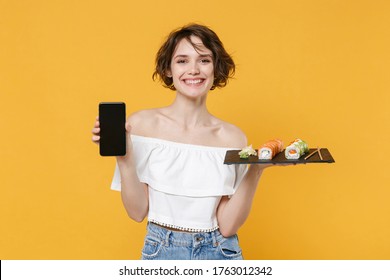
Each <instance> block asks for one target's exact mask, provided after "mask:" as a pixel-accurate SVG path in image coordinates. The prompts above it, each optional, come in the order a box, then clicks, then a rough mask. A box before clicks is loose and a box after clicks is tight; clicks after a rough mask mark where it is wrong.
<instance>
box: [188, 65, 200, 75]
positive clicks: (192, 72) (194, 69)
mask: <svg viewBox="0 0 390 280" xmlns="http://www.w3.org/2000/svg"><path fill="white" fill-rule="evenodd" d="M189 66H190V67H189V69H188V74H190V75H197V74H199V67H198V64H197V63H191V64H190V65H189Z"/></svg>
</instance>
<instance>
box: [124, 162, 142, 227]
mask: <svg viewBox="0 0 390 280" xmlns="http://www.w3.org/2000/svg"><path fill="white" fill-rule="evenodd" d="M118 166H119V169H120V173H121V196H122V202H123V205H124V207H125V209H126V212H127V214H128V215H129V217H130V218H131V219H133V220H135V221H137V222H142V221H143V219H144V218H145V217H146V215H147V213H148V208H149V203H148V189H147V185H146V184H145V183H141V182H140V180H139V178H138V175H137V172H136V169H135V166H134V163H133V162H132V161H131V160H130V159H127V160H126V163H124V162H121V161H120V160H118Z"/></svg>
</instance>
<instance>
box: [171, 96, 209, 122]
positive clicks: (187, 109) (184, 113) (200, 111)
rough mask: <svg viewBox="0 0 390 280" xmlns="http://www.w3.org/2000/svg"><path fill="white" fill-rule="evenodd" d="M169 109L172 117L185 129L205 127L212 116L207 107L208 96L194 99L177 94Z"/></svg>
mask: <svg viewBox="0 0 390 280" xmlns="http://www.w3.org/2000/svg"><path fill="white" fill-rule="evenodd" d="M169 108H170V109H171V116H172V117H173V118H174V119H175V120H176V121H177V122H178V123H179V124H180V125H182V126H183V127H185V128H191V127H196V126H201V125H204V124H205V123H206V122H208V120H209V118H210V116H211V115H210V113H209V111H208V110H207V107H206V96H202V97H199V98H196V99H192V98H188V97H186V96H183V95H181V94H178V93H176V98H175V100H174V101H173V103H172V104H171V106H169Z"/></svg>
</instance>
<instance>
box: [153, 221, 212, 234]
mask: <svg viewBox="0 0 390 280" xmlns="http://www.w3.org/2000/svg"><path fill="white" fill-rule="evenodd" d="M149 222H152V223H154V224H157V225H160V226H163V227H169V228H172V229H177V230H183V231H188V232H212V231H214V230H217V229H218V228H219V227H218V226H215V227H213V228H210V229H195V228H187V227H181V226H175V225H171V224H166V223H162V222H158V221H156V220H153V219H151V220H149Z"/></svg>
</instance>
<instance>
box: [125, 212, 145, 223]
mask: <svg viewBox="0 0 390 280" xmlns="http://www.w3.org/2000/svg"><path fill="white" fill-rule="evenodd" d="M127 215H128V216H129V218H130V219H132V220H133V221H135V222H137V223H142V222H143V221H144V219H145V217H146V215H136V214H132V213H127Z"/></svg>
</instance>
